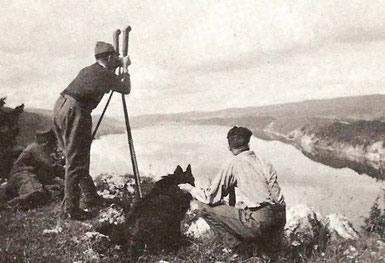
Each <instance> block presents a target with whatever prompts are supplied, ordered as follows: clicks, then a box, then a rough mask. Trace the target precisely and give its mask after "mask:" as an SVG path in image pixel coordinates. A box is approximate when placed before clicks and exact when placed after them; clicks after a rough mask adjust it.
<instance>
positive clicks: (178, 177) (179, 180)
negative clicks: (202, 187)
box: [172, 164, 195, 186]
mask: <svg viewBox="0 0 385 263" xmlns="http://www.w3.org/2000/svg"><path fill="white" fill-rule="evenodd" d="M172 176H173V177H174V178H175V183H176V184H177V185H178V184H185V183H188V184H191V185H193V186H195V179H194V176H193V175H192V173H191V165H190V164H189V165H188V166H187V168H186V171H183V169H182V167H180V166H179V165H178V166H177V167H176V169H175V171H174V173H173V175H172Z"/></svg>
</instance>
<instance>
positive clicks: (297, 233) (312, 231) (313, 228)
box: [285, 205, 328, 249]
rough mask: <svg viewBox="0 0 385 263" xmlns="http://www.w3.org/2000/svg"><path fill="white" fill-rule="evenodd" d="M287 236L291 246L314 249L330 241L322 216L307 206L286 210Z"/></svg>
mask: <svg viewBox="0 0 385 263" xmlns="http://www.w3.org/2000/svg"><path fill="white" fill-rule="evenodd" d="M285 236H286V238H287V239H288V242H289V244H290V246H293V247H304V248H305V249H314V248H317V247H318V246H319V245H321V244H325V243H326V242H327V240H328V233H327V229H326V228H325V225H324V223H323V220H322V216H321V215H320V214H318V213H316V212H315V211H314V210H313V209H312V208H310V207H308V206H306V205H296V206H293V207H291V208H289V209H287V210H286V225H285Z"/></svg>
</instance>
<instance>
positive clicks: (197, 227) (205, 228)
mask: <svg viewBox="0 0 385 263" xmlns="http://www.w3.org/2000/svg"><path fill="white" fill-rule="evenodd" d="M209 230H210V226H209V225H208V224H207V223H206V221H205V220H204V219H203V218H201V217H199V218H198V219H197V220H196V221H194V222H192V223H191V225H190V227H189V228H188V229H187V231H186V235H188V236H191V237H193V238H196V239H198V238H201V237H204V236H206V235H208V234H209Z"/></svg>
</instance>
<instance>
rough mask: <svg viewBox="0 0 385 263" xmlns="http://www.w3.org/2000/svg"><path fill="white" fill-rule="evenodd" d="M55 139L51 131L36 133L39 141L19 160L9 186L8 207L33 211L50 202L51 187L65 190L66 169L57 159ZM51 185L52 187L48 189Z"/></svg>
mask: <svg viewBox="0 0 385 263" xmlns="http://www.w3.org/2000/svg"><path fill="white" fill-rule="evenodd" d="M56 151H57V147H56V136H55V133H54V132H53V131H52V130H49V131H43V132H37V133H36V140H35V142H33V143H32V144H30V145H29V146H27V148H25V149H24V151H23V152H22V153H21V154H20V156H19V158H18V159H17V160H16V162H15V164H14V166H13V168H12V170H11V173H10V177H9V180H8V184H7V186H6V194H7V197H8V198H9V199H11V200H10V201H9V202H8V205H10V206H16V207H19V208H21V209H28V208H34V207H36V206H38V205H39V204H42V203H44V202H45V201H47V199H49V197H50V195H49V192H48V190H47V187H48V188H55V187H52V186H53V185H56V186H57V187H56V188H59V189H61V190H62V191H63V189H64V180H63V179H62V177H64V168H63V166H61V165H60V164H59V163H58V162H57V160H55V158H54V157H55V156H56V153H57V152H56ZM48 185H50V186H51V187H49V186H48Z"/></svg>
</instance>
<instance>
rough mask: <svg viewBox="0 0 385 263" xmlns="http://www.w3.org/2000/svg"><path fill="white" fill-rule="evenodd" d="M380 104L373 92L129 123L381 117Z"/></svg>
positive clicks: (384, 111) (383, 98)
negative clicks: (363, 94)
mask: <svg viewBox="0 0 385 263" xmlns="http://www.w3.org/2000/svg"><path fill="white" fill-rule="evenodd" d="M384 105H385V95H382V94H374V95H365V96H353V97H341V98H334V99H324V100H308V101H302V102H293V103H285V104H275V105H268V106H259V107H245V108H229V109H224V110H219V111H206V112H204V111H202V112H198V111H197V112H184V113H173V114H151V115H141V116H137V117H134V118H133V123H135V124H136V125H138V126H147V125H152V124H156V123H163V122H181V121H186V120H201V119H208V118H240V117H245V116H254V117H255V116H268V117H273V118H275V119H281V118H290V117H295V118H296V119H297V118H300V119H305V118H313V117H323V118H331V119H340V118H341V119H355V120H374V119H381V120H385V107H384Z"/></svg>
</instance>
